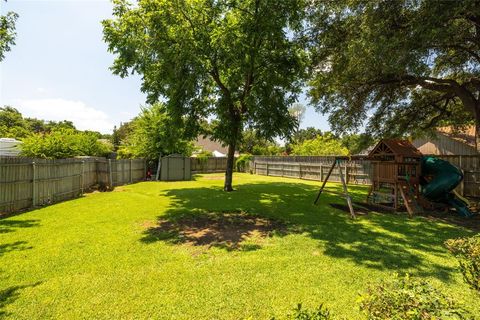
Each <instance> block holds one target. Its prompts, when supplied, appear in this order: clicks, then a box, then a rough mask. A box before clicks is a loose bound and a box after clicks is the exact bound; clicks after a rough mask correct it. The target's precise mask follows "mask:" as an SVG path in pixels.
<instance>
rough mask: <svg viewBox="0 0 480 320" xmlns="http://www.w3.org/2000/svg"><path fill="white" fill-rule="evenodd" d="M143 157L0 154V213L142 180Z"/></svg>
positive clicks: (143, 176) (143, 174)
mask: <svg viewBox="0 0 480 320" xmlns="http://www.w3.org/2000/svg"><path fill="white" fill-rule="evenodd" d="M145 170H146V163H145V160H143V159H125V160H107V159H104V158H75V159H56V160H46V159H31V158H13V157H12V158H10V157H0V213H10V212H15V211H20V210H25V209H29V208H35V207H38V206H43V205H48V204H51V203H55V202H60V201H64V200H68V199H73V198H76V197H79V196H81V195H82V194H83V193H84V192H86V191H88V190H91V189H92V188H94V187H97V188H98V189H100V190H107V189H112V188H113V187H115V186H118V185H123V184H127V183H133V182H138V181H143V180H144V179H145Z"/></svg>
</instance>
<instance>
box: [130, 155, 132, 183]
mask: <svg viewBox="0 0 480 320" xmlns="http://www.w3.org/2000/svg"><path fill="white" fill-rule="evenodd" d="M130 183H132V159H130Z"/></svg>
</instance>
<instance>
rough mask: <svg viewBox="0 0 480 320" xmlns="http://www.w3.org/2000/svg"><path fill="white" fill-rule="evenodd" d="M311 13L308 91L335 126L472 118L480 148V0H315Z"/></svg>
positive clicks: (425, 125)
mask: <svg viewBox="0 0 480 320" xmlns="http://www.w3.org/2000/svg"><path fill="white" fill-rule="evenodd" d="M309 13H310V16H309V17H310V20H309V22H310V24H309V27H310V28H309V33H308V38H309V39H310V41H311V42H310V45H311V47H310V48H311V52H312V57H313V58H314V65H313V68H312V72H313V80H312V82H311V90H310V96H311V98H312V101H313V103H314V104H315V105H316V107H317V108H318V110H320V111H321V112H324V113H329V114H330V123H331V125H332V128H333V129H334V130H335V131H336V132H337V133H344V132H349V131H355V130H356V129H358V128H361V127H362V126H364V125H366V132H367V133H368V134H369V135H371V136H377V137H380V136H382V137H386V136H387V137H388V136H402V135H405V134H413V135H417V134H419V133H423V132H425V131H426V130H429V129H432V128H435V127H438V126H443V125H453V126H462V125H468V124H472V123H475V125H476V128H477V130H476V131H477V133H476V140H477V150H478V149H480V5H479V2H478V1H477V0H462V1H439V0H355V1H354V0H337V1H321V0H318V1H313V2H312V6H311V7H310V10H309Z"/></svg>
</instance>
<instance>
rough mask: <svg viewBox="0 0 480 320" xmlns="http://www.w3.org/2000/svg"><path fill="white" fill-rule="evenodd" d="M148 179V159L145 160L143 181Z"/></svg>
mask: <svg viewBox="0 0 480 320" xmlns="http://www.w3.org/2000/svg"><path fill="white" fill-rule="evenodd" d="M146 178H147V159H143V179H142V180H145V179H146Z"/></svg>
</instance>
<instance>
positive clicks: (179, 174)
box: [159, 154, 192, 181]
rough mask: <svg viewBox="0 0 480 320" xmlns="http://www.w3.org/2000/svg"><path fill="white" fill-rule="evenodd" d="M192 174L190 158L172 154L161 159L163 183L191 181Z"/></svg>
mask: <svg viewBox="0 0 480 320" xmlns="http://www.w3.org/2000/svg"><path fill="white" fill-rule="evenodd" d="M191 178H192V172H191V169H190V158H189V157H185V156H183V155H181V154H172V155H169V156H165V157H163V158H161V159H160V176H159V180H161V181H182V180H190V179H191Z"/></svg>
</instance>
